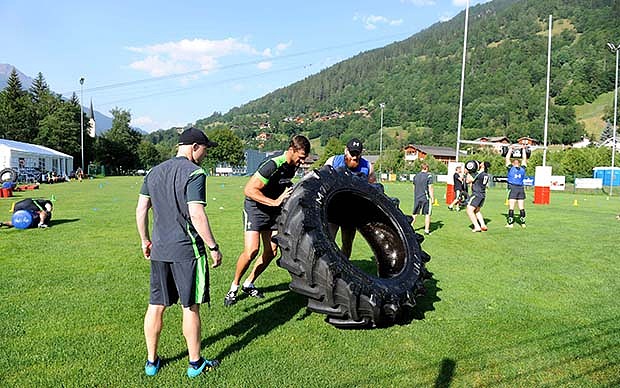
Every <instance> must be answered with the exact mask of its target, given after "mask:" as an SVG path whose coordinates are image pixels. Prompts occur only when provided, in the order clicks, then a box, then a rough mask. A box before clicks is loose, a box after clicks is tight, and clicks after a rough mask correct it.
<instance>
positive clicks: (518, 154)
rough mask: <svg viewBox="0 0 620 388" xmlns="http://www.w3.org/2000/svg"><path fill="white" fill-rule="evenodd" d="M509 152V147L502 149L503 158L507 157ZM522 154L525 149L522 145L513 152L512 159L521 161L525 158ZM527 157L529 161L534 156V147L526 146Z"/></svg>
mask: <svg viewBox="0 0 620 388" xmlns="http://www.w3.org/2000/svg"><path fill="white" fill-rule="evenodd" d="M508 150H509V147H508V146H504V147H502V156H504V157H505V156H506V155H508ZM521 152H523V149H522V148H521V145H517V147H516V148H514V149H513V150H512V155H511V157H512V158H515V159H521V158H523V154H522V153H521ZM525 155H527V157H528V159H529V157H530V155H532V147H530V146H526V147H525Z"/></svg>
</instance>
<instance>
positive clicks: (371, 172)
mask: <svg viewBox="0 0 620 388" xmlns="http://www.w3.org/2000/svg"><path fill="white" fill-rule="evenodd" d="M368 165H369V167H368V182H369V183H375V182H377V177H376V175H375V168H374V166H373V164H372V163H370V162H368Z"/></svg>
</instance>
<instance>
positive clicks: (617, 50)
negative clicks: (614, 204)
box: [607, 43, 620, 197]
mask: <svg viewBox="0 0 620 388" xmlns="http://www.w3.org/2000/svg"><path fill="white" fill-rule="evenodd" d="M607 46H608V47H609V48H610V49H611V51H612V52H615V53H616V83H615V89H614V129H613V136H612V141H613V143H612V144H611V177H610V178H611V179H610V180H611V181H610V182H609V196H610V197H611V195H612V191H613V187H614V186H613V185H614V168H615V165H616V130H617V119H618V54H620V44H618V45H615V46H614V45H613V44H612V43H607Z"/></svg>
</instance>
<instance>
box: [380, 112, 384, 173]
mask: <svg viewBox="0 0 620 388" xmlns="http://www.w3.org/2000/svg"><path fill="white" fill-rule="evenodd" d="M379 106H380V107H381V129H380V130H379V132H380V135H379V180H381V158H382V156H383V108H385V103H384V102H382V103H380V104H379Z"/></svg>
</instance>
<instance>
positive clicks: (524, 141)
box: [517, 136, 538, 146]
mask: <svg viewBox="0 0 620 388" xmlns="http://www.w3.org/2000/svg"><path fill="white" fill-rule="evenodd" d="M517 143H518V144H521V145H527V146H535V145H538V140H536V139H532V138H531V137H527V136H524V137H520V138H519V139H517Z"/></svg>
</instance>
